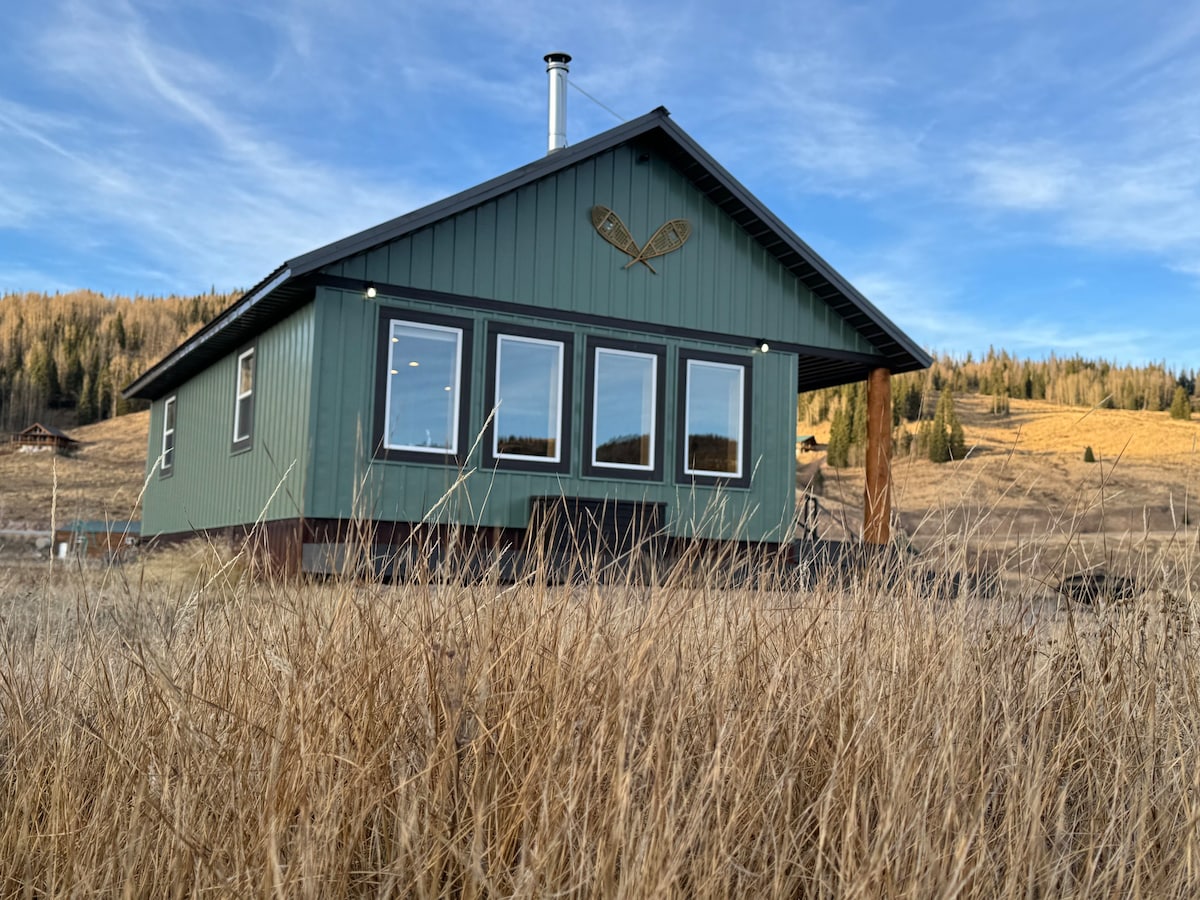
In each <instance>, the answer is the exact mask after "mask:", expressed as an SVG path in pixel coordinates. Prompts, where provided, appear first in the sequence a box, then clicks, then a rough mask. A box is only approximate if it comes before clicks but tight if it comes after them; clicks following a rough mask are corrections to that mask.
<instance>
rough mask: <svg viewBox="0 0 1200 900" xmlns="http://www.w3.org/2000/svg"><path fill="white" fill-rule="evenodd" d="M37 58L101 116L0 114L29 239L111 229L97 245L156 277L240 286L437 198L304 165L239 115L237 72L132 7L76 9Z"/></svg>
mask: <svg viewBox="0 0 1200 900" xmlns="http://www.w3.org/2000/svg"><path fill="white" fill-rule="evenodd" d="M39 50H40V51H41V52H42V54H43V57H44V58H45V59H47V60H53V63H52V65H51V68H52V71H53V75H54V78H55V79H56V83H57V84H58V85H60V86H63V87H64V89H65V90H67V91H69V92H72V93H75V94H83V95H87V96H88V97H90V98H91V101H92V102H93V103H95V104H97V106H96V107H95V109H96V110H97V111H95V112H80V113H79V114H77V115H72V116H68V115H66V114H60V115H56V116H51V115H47V114H44V113H41V112H39V111H37V110H35V109H32V108H29V107H27V106H24V105H22V104H20V103H16V102H13V101H11V100H5V101H3V102H2V103H0V130H4V131H6V132H8V134H9V135H10V138H11V140H10V141H9V142H8V147H9V151H10V152H9V155H8V159H9V165H11V166H12V167H13V168H20V169H22V170H23V171H24V172H25V174H26V179H25V181H28V180H29V178H28V176H29V174H30V173H36V179H35V181H36V184H37V189H36V191H33V190H30V191H25V192H21V193H15V194H13V195H11V198H10V200H9V201H7V203H6V204H5V205H4V206H3V207H0V209H3V210H4V212H0V215H5V216H6V218H8V219H10V220H11V219H13V218H15V217H17V216H19V217H20V221H21V223H22V224H23V225H25V226H28V227H30V228H32V229H35V230H36V229H39V228H41V229H49V228H63V227H65V229H66V230H68V231H75V232H77V233H78V234H79V235H82V234H83V233H84V232H87V231H89V230H91V229H94V228H97V226H99V225H101V223H103V222H105V221H107V222H110V223H111V224H110V226H109V228H108V229H102V230H101V231H100V233H101V234H104V232H105V231H107V232H108V233H107V235H106V236H105V237H106V238H107V239H110V240H120V241H129V240H132V241H135V242H137V243H138V244H139V245H141V246H142V247H143V248H144V251H145V253H146V255H147V256H148V257H150V258H151V259H154V260H156V262H155V263H154V264H153V265H152V266H151V267H150V269H151V270H158V271H162V272H164V273H169V276H168V277H171V276H173V277H175V278H176V279H180V278H181V277H182V276H184V273H188V276H190V277H189V280H194V279H195V278H196V274H195V273H198V272H204V273H205V274H204V275H200V276H199V277H200V279H201V280H202V281H207V280H208V279H212V280H214V281H217V282H219V283H220V284H222V285H223V286H227V287H231V286H236V285H241V286H245V285H247V284H249V283H253V282H254V281H256V280H257V279H258V278H259V277H261V275H262V274H265V272H266V271H267V270H269V269H270V268H271V267H273V266H274V265H276V264H277V263H278V262H280V261H282V260H283V259H285V258H287V257H289V256H293V255H297V254H299V253H302V252H304V251H306V250H309V249H312V248H314V247H316V246H319V245H321V244H323V243H326V242H328V241H330V240H335V239H337V238H339V237H342V236H344V235H345V234H347V233H351V232H353V231H356V230H358V229H361V228H364V227H368V226H370V225H372V224H375V223H377V222H379V221H382V220H384V219H386V218H390V217H392V216H395V215H398V214H400V213H402V212H405V211H407V210H409V209H411V208H413V207H414V206H417V205H420V204H421V203H424V202H427V201H429V200H432V199H435V198H436V197H437V196H439V195H440V194H441V193H442V192H441V191H440V190H439V189H438V187H437V186H436V185H428V186H426V185H417V184H405V183H404V182H403V181H401V180H399V179H396V180H394V181H390V182H380V181H378V180H377V179H373V178H369V177H364V176H363V174H362V173H359V172H355V171H353V170H347V169H345V168H342V167H340V166H338V165H336V164H330V163H325V162H321V161H318V160H313V159H310V158H304V157H300V156H297V155H296V154H295V153H294V152H292V151H290V150H289V149H288V148H287V147H286V146H285V145H284V144H282V143H281V142H280V141H278V140H277V139H275V137H274V136H273V135H272V133H271V126H270V125H268V124H260V122H259V120H258V118H257V117H256V115H255V110H254V109H253V108H249V107H242V106H239V104H238V103H237V100H236V98H237V97H238V96H239V95H240V94H241V93H242V92H241V86H240V84H239V82H238V80H237V75H236V72H235V71H233V72H231V71H227V70H225V69H223V68H222V67H220V66H218V65H216V64H214V63H212V62H211V61H209V60H206V59H205V58H203V57H198V56H197V55H196V54H195V53H193V52H190V51H188V50H185V49H181V48H179V47H175V46H172V45H171V44H170V43H169V42H167V41H166V40H164V39H162V38H161V37H159V36H156V35H154V34H152V33H151V32H150V30H149V28H148V26H147V24H146V22H145V21H144V19H143V18H142V17H141V16H140V14H139V13H138V11H137V9H136V8H135V7H134V6H133V5H132V4H129V3H119V4H116V5H115V6H98V7H90V6H86V5H80V4H69V5H68V6H67V7H65V8H64V15H63V17H62V19H61V20H59V21H56V22H54V23H53V27H51V28H49V29H47V31H46V32H45V33H44V35H43V43H42V45H41V46H40V47H39ZM155 129H157V130H160V131H161V130H168V129H169V130H174V131H175V132H176V133H175V135H174V140H173V141H172V142H171V143H170V144H169V145H167V144H164V143H163V142H161V141H160V140H157V139H154V138H152V139H147V138H148V132H150V131H152V130H155ZM0 171H2V169H0ZM17 183H18V184H19V183H20V182H17ZM64 211H68V212H69V214H70V215H69V216H67V217H65V218H66V220H67V221H66V224H65V225H64V223H63V219H64V216H63V212H64ZM114 225H115V226H116V227H117V228H119V229H120V230H122V231H123V232H124V233H122V234H120V235H115V234H112V232H113V230H114V229H113V226H114ZM104 239H105V238H101V240H102V241H103V240H104ZM114 271H115V268H114Z"/></svg>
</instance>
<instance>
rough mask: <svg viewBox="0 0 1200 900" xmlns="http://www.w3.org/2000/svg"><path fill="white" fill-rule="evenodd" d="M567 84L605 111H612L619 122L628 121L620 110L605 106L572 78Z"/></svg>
mask: <svg viewBox="0 0 1200 900" xmlns="http://www.w3.org/2000/svg"><path fill="white" fill-rule="evenodd" d="M567 84H569V85H570V86H571V87H573V88H575V90H577V91H579V93H581V94H583V96H585V97H587V98H588V99H589V100H591V101H592V102H593V103H595V104H596V105H597V106H598V107H600V108H601V109H602V110H604V111H605V112H608V113H611V114H612V115H613V116H614V117H615V118H616V120H617V121H618V122H626V121H628V120H627V119H626V118H625V117H624V116H623V115H621V114H620V113H619V112H617V111H616V110H614V109H613V108H612V107H611V106H605V105H604V104H603V103H601V102H600V101H599V100H597V99H596V98H595V97H593V96H592V95H591V94H589V93H588V92H587V91H585V90H584V89H583V88H581V87H580V86H579V85H577V84H576V83H575V82H574V81H572V80H571V79H570V78H568V79H567Z"/></svg>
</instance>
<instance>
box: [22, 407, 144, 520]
mask: <svg viewBox="0 0 1200 900" xmlns="http://www.w3.org/2000/svg"><path fill="white" fill-rule="evenodd" d="M149 427H150V413H149V412H139V413H131V414H129V415H125V416H119V417H117V418H115V419H108V420H106V421H103V422H98V423H96V424H94V425H85V426H83V427H80V428H72V429H70V431H69V432H68V433H69V434H70V435H71V437H73V438H75V439H76V440H77V441H79V442H80V443H81V446H80V448H79V450H78V451H77V452H76V453H75V454H73V455H72V456H56V455H54V454H52V453H45V452H42V453H28V452H21V451H20V450H18V449H16V448H14V447H13V446H12V445H11V444H8V443H0V485H3V486H4V488H3V490H0V529H32V530H44V529H47V528H49V526H50V508H51V506H52V505H54V506H55V507H56V513H57V515H56V518H57V520H58V521H60V522H62V521H65V520H67V519H104V518H111V519H128V518H130V517H133V518H140V516H141V502H140V494H141V490H142V481H143V478H144V475H145V463H146V440H147V430H148V429H149Z"/></svg>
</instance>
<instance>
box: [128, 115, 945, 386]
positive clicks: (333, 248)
mask: <svg viewBox="0 0 1200 900" xmlns="http://www.w3.org/2000/svg"><path fill="white" fill-rule="evenodd" d="M633 140H641V141H645V142H647V143H648V144H649V145H650V146H652V147H654V148H655V149H657V150H659V151H661V152H662V153H663V155H664V158H665V159H666V160H667V161H668V162H670V163H671V164H672V165H674V166H675V167H676V168H677V169H678V170H679V171H680V172H681V173H682V174H683V175H684V177H686V178H688V179H690V180H691V181H692V183H693V184H695V185H696V188H697V189H698V190H700V191H701V192H703V193H705V194H706V195H707V196H708V197H709V199H711V200H712V201H713V202H714V203H715V204H716V205H717V206H718V207H720V208H721V209H722V210H723V211H724V212H725V213H726V214H727V215H729V216H730V217H731V218H733V219H734V220H735V221H736V222H738V224H739V225H741V227H742V228H743V229H745V231H746V232H747V234H749V235H750V236H751V237H753V238H754V239H755V240H756V241H758V242H759V243H760V244H761V245H762V246H763V247H764V248H766V249H767V250H768V251H769V252H770V253H771V254H772V255H774V256H775V257H776V258H777V259H778V260H779V261H780V263H781V264H782V265H784V266H785V267H786V268H788V269H789V270H791V271H792V272H793V273H794V274H795V275H796V277H797V278H799V279H800V280H801V281H802V282H803V283H804V284H806V285H807V286H808V287H809V289H810V290H812V291H813V292H814V293H815V294H816V295H817V296H818V297H819V298H820V299H823V300H824V301H825V302H827V303H828V304H829V305H830V306H831V307H832V308H833V309H834V310H835V311H837V313H838V314H839V315H841V316H842V317H843V318H844V319H845V320H846V321H847V322H848V323H849V324H850V325H851V326H852V327H853V328H855V329H856V330H858V331H859V332H860V333H861V334H862V335H863V336H864V337H865V338H866V339H867V340H868V341H870V342H871V343H872V344H873V345H874V346H876V347H878V348H879V349H880V351H881V352H882V355H883V358H884V360H885V365H886V366H887V367H888V368H890V369H892V370H893V371H908V370H912V369H920V368H925V367H927V366H929V365H931V364H932V362H933V360H932V358H931V357H930V356H929V355H928V354H927V353H926V352H925V351H924V350H922V349H921V348H920V347H919V346H917V344H916V343H914V342H913V341H912V339H911V338H909V337H908V336H907V335H906V334H904V332H902V331H901V330H900V329H899V328H897V327H896V325H895V324H894V323H892V321H891V320H889V319H888V318H887V317H886V316H884V315H883V313H881V312H880V311H879V310H878V309H876V308H875V306H874V305H872V304H871V303H870V301H868V300H867V299H866V298H865V297H864V296H863V295H862V294H860V293H859V292H858V291H857V290H856V289H855V288H854V287H853V286H852V285H851V284H850V283H849V282H847V281H846V280H845V279H844V278H842V277H841V275H839V274H838V273H837V272H836V271H835V270H834V269H833V267H832V266H830V265H829V264H828V263H827V262H825V260H824V259H822V258H821V257H820V256H819V255H818V254H817V253H816V252H814V251H813V249H812V248H811V247H809V246H808V244H806V243H804V241H802V240H801V239H800V238H799V237H798V236H797V235H796V234H795V233H794V232H793V231H792V230H791V229H790V228H788V227H787V226H786V225H784V224H783V222H781V221H780V220H779V219H778V218H777V217H776V216H775V215H774V213H772V212H771V211H770V210H769V209H767V208H766V207H765V206H764V205H763V204H762V203H761V202H759V200H758V199H757V198H756V197H755V196H754V195H753V194H751V193H750V191H748V190H747V189H746V188H745V187H744V186H743V185H742V184H741V183H740V182H739V181H738V180H737V179H736V178H734V177H733V176H732V175H731V174H729V172H727V171H726V170H725V169H724V168H723V167H722V166H721V165H720V164H719V163H718V162H717V161H716V160H714V159H713V158H712V157H711V156H709V155H708V153H707V152H706V151H705V150H704V149H703V148H702V147H701V146H700V145H699V144H697V143H696V142H695V141H694V140H693V139H692V138H691V137H690V136H689V135H688V134H687V133H686V132H685V131H684V130H683V129H682V128H680V127H679V126H678V125H676V124H675V123H674V122H673V121H672V120H671V118H670V114H669V113H668V112H667V110H666V108H665V107H661V106H660V107H658V108H657V109H655V110H653V111H651V112H649V113H646V114H645V115H644V116H639V117H638V118H636V119H633V120H631V121H629V122H625V123H623V124H621V125H618V126H617V127H615V128H611V129H609V130H608V131H605V132H603V133H601V134H598V135H596V136H595V137H592V138H589V139H587V140H585V141H581V142H580V143H578V144H575V145H573V146H570V147H566V148H564V149H562V150H556V151H555V152H554V153H550V154H548V155H546V156H544V157H542V158H541V159H539V160H536V161H535V162H532V163H529V164H528V165H525V166H522V167H521V168H519V169H514V170H513V171H511V172H508V173H506V174H504V175H500V176H498V177H496V178H493V179H491V180H490V181H485V182H484V183H483V184H480V185H477V186H475V187H473V188H469V189H467V190H465V191H461V192H459V193H457V194H455V195H453V196H451V197H447V198H446V199H445V200H440V201H438V202H437V203H433V204H430V205H429V206H426V207H423V208H421V209H418V210H415V211H414V212H411V213H408V214H406V215H403V216H399V217H398V218H395V219H391V220H390V221H387V222H384V223H382V224H380V225H376V226H375V227H373V228H368V229H366V230H365V231H360V232H359V233H357V234H353V235H350V236H349V237H346V238H343V239H341V240H339V241H334V242H333V243H331V244H326V245H325V246H324V247H319V248H317V249H316V250H313V251H311V252H309V253H305V254H303V255H301V256H297V257H295V258H294V259H292V260H289V261H288V262H286V263H284V264H283V265H282V266H280V267H279V268H278V269H276V270H275V271H274V272H272V273H271V275H269V276H267V278H265V279H263V281H261V282H259V284H257V285H255V287H254V288H252V289H251V290H250V291H249V292H247V293H246V294H245V295H244V298H243V299H242V300H239V301H238V302H237V303H235V304H233V305H231V306H230V307H229V308H228V309H226V310H225V311H224V312H222V313H221V314H219V315H218V316H217V317H216V318H215V319H213V320H212V321H211V322H209V323H208V324H207V325H206V326H205V327H204V328H203V329H201V330H200V331H199V332H197V333H196V334H195V335H194V336H193V337H192V338H190V339H189V340H187V341H185V342H184V343H183V344H181V345H180V346H179V347H178V348H176V349H175V350H174V351H172V352H171V353H170V354H168V355H167V356H166V357H164V358H163V359H162V360H161V361H160V362H158V363H157V364H155V365H154V366H153V367H152V368H151V369H150V370H149V371H147V372H146V373H145V374H143V375H142V376H141V377H140V378H138V380H137V381H135V382H134V383H133V384H131V385H129V387H127V388H126V389H125V391H124V395H125V397H127V398H134V397H138V398H142V399H155V398H157V397H160V396H162V395H163V394H164V393H166V392H167V391H169V390H171V389H172V388H174V387H175V386H176V385H178V384H180V383H182V382H183V381H185V380H186V379H187V378H189V377H191V375H193V374H195V373H196V372H198V371H200V370H201V369H202V368H204V367H205V366H207V365H211V364H212V363H213V362H215V361H216V360H217V359H218V358H220V356H221V355H224V354H225V353H228V352H231V350H232V349H234V347H236V346H237V345H238V344H240V343H243V342H245V341H246V340H249V339H250V338H252V337H253V336H254V335H255V334H257V333H258V332H260V331H262V330H264V329H265V328H267V327H269V326H270V325H271V324H272V323H273V322H275V321H278V320H279V319H281V318H283V317H284V316H286V315H287V314H288V313H289V312H291V311H293V310H294V309H295V308H296V306H297V305H298V304H300V303H302V302H306V301H307V299H309V298H310V297H311V293H310V290H311V280H310V279H309V278H307V277H306V276H309V275H311V274H312V273H315V272H317V271H318V270H320V269H322V268H325V267H326V266H329V265H331V264H333V263H335V262H338V261H340V260H343V259H345V258H347V257H349V256H354V255H355V254H358V253H362V252H365V251H367V250H370V249H372V248H374V247H378V246H380V245H382V244H385V243H388V242H389V241H393V240H396V239H397V238H399V237H402V236H404V235H406V234H410V233H412V232H414V231H417V230H419V229H421V228H424V227H426V226H429V225H432V224H434V223H436V222H439V221H441V220H443V219H446V218H448V217H450V216H452V215H455V214H456V213H459V212H462V211H463V210H466V209H470V208H472V207H474V206H478V205H480V204H482V203H486V202H487V201H489V200H491V199H493V198H495V197H498V196H500V195H502V194H506V193H508V192H510V191H513V190H516V189H517V188H520V187H522V186H524V185H526V184H529V183H531V182H533V181H536V180H537V179H540V178H545V177H547V176H549V175H553V174H554V173H556V172H559V171H561V170H563V169H566V168H568V167H570V166H572V165H574V164H576V163H578V162H580V161H582V160H584V159H587V158H589V157H592V156H595V155H596V154H599V153H602V152H604V151H606V150H609V149H611V148H613V147H616V146H619V145H621V144H624V143H627V142H630V141H633ZM256 307H261V310H260V311H259V312H258V314H254V315H251V314H250V313H253V312H254V311H255V308H256ZM228 332H232V333H228ZM216 336H219V338H220V339H219V340H215V341H214V340H211V339H212V338H213V337H216Z"/></svg>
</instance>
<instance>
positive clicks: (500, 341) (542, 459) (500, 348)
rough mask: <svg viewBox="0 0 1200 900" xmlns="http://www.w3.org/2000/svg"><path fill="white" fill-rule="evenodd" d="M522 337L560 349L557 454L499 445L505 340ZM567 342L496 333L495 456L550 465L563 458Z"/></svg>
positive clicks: (556, 420) (523, 340) (520, 338)
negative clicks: (518, 450)
mask: <svg viewBox="0 0 1200 900" xmlns="http://www.w3.org/2000/svg"><path fill="white" fill-rule="evenodd" d="M505 341H519V342H521V343H525V344H544V345H546V346H549V347H554V348H556V349H557V351H558V385H557V389H558V390H557V395H558V406H557V409H556V410H555V412H556V419H555V432H554V455H553V456H530V455H528V454H525V453H501V452H500V451H499V449H498V446H499V443H500V407H501V405H502V403H503V400H502V398H501V397H500V388H501V382H500V373H501V371H502V370H503V368H504V342H505ZM566 367H567V359H566V345H565V344H564V343H563V342H562V341H556V340H552V339H548V338H538V337H529V336H527V335H523V334H509V333H507V332H503V331H502V332H498V333H497V334H496V371H495V372H494V373H493V377H494V383H495V385H496V396H495V397H494V398H493V400H494V402H495V404H496V415H495V422H494V423H493V426H492V457H493V458H494V459H497V460H520V461H521V462H532V463H545V464H546V465H554V464H558V463H561V462H562V461H563V418H564V416H563V379H564V378H565V376H566Z"/></svg>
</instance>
